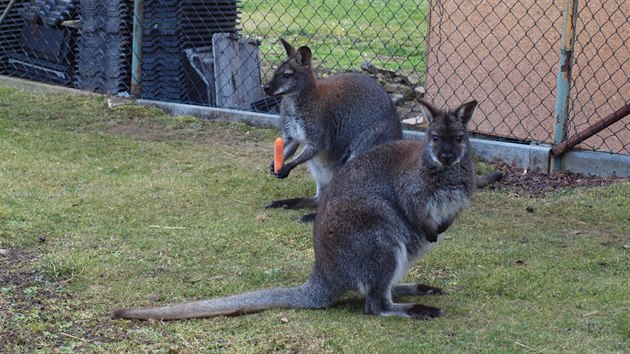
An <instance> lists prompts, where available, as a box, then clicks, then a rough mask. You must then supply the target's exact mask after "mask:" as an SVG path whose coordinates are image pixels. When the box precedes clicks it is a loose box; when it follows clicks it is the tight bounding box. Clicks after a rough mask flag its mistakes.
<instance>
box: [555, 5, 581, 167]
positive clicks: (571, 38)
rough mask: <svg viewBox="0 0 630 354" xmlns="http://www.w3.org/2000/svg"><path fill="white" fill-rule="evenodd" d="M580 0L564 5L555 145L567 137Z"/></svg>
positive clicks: (556, 165)
mask: <svg viewBox="0 0 630 354" xmlns="http://www.w3.org/2000/svg"><path fill="white" fill-rule="evenodd" d="M577 9H578V0H566V2H565V5H564V28H563V30H562V47H561V48H560V65H559V68H558V82H557V89H556V112H555V113H556V127H555V130H554V135H553V143H554V145H558V144H560V143H561V142H563V141H565V140H566V138H567V123H568V119H569V103H570V102H569V101H570V94H571V70H572V68H573V49H574V45H575V24H576V20H577ZM552 168H553V169H554V170H556V171H557V170H559V169H560V158H554V159H553V163H552Z"/></svg>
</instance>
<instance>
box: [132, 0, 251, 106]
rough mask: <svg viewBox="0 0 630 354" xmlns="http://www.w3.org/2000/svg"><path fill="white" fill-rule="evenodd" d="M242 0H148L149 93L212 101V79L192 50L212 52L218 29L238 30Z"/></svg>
mask: <svg viewBox="0 0 630 354" xmlns="http://www.w3.org/2000/svg"><path fill="white" fill-rule="evenodd" d="M238 19H239V8H238V1H236V0H214V1H202V0H184V1H176V0H147V1H145V2H144V22H143V46H142V50H143V54H142V87H143V97H144V98H149V99H158V100H168V101H177V102H185V103H198V104H209V103H211V102H209V95H208V90H209V87H208V81H207V79H204V78H202V77H200V76H199V74H198V72H197V71H195V70H194V69H193V68H192V66H191V65H190V63H189V60H188V57H187V55H186V51H187V50H188V51H189V52H190V51H191V50H193V51H194V50H199V51H205V52H207V51H208V50H209V49H211V48H210V47H211V46H212V35H213V34H214V33H235V32H237V30H238V29H237V25H238Z"/></svg>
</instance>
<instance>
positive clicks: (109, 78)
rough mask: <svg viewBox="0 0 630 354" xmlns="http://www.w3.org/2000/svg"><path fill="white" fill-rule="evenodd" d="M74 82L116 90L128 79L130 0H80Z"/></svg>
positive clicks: (99, 89)
mask: <svg viewBox="0 0 630 354" xmlns="http://www.w3.org/2000/svg"><path fill="white" fill-rule="evenodd" d="M79 14H80V19H81V27H80V28H81V32H80V36H79V39H78V46H77V75H76V86H77V87H78V88H81V89H84V90H90V91H97V92H104V93H109V94H117V93H119V92H126V91H128V90H129V86H130V83H131V74H130V73H131V37H132V28H133V0H126V1H125V0H81V4H80V11H79Z"/></svg>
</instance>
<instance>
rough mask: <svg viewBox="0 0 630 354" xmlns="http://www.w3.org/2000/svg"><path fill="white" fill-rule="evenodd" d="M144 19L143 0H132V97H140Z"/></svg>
mask: <svg viewBox="0 0 630 354" xmlns="http://www.w3.org/2000/svg"><path fill="white" fill-rule="evenodd" d="M143 20H144V3H143V0H134V2H133V39H132V44H131V52H132V54H131V88H130V93H131V96H133V97H142V34H143V33H142V21H143Z"/></svg>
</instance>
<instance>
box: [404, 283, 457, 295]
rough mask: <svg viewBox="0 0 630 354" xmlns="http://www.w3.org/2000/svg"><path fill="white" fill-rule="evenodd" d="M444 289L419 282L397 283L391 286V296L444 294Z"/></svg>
mask: <svg viewBox="0 0 630 354" xmlns="http://www.w3.org/2000/svg"><path fill="white" fill-rule="evenodd" d="M445 294H446V291H444V290H442V289H440V288H438V287H435V286H431V285H425V284H421V283H410V284H398V285H394V286H393V287H392V296H393V297H396V296H422V295H445Z"/></svg>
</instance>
